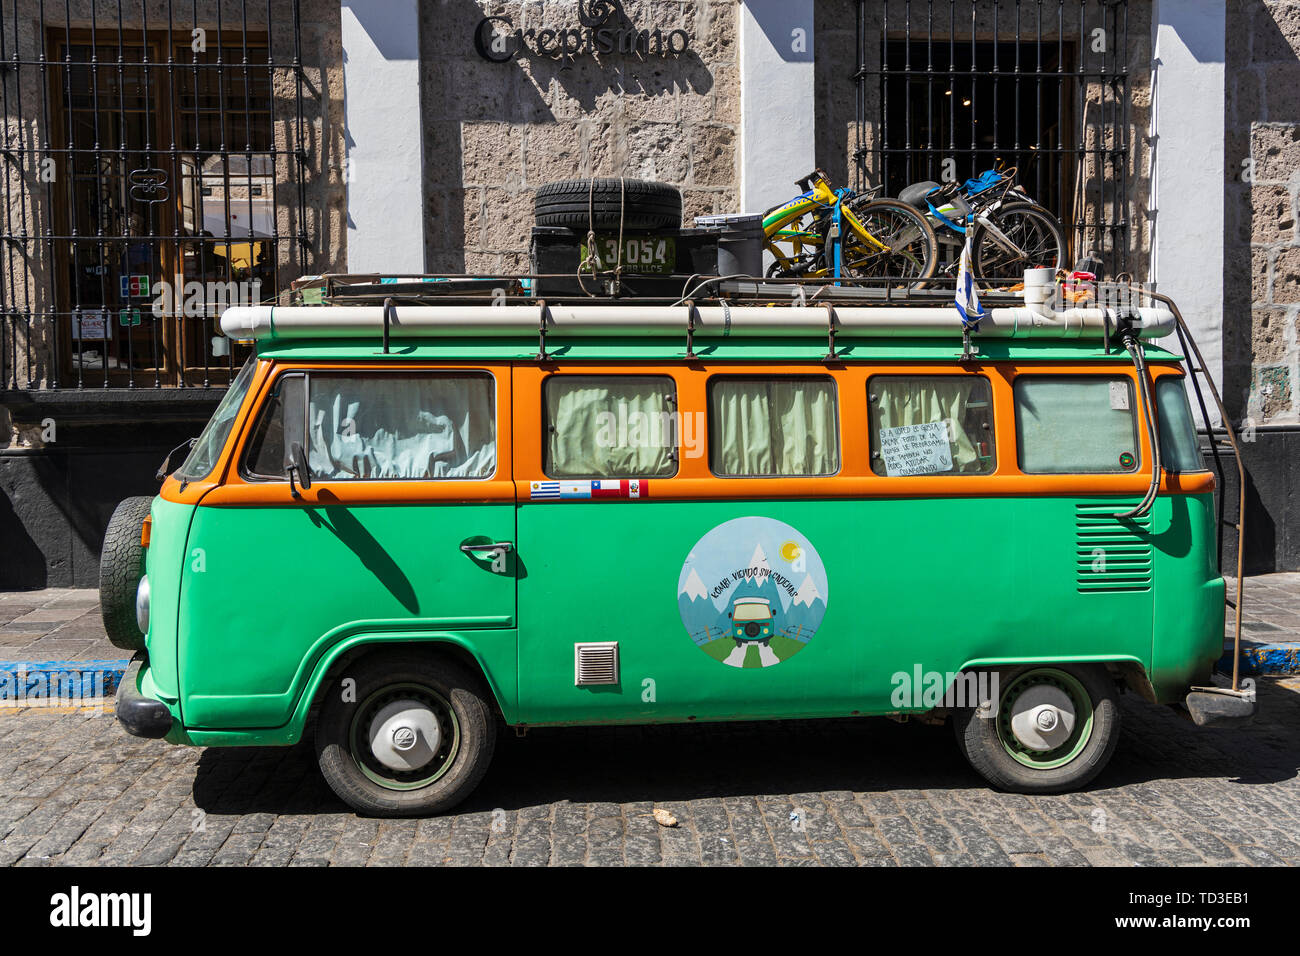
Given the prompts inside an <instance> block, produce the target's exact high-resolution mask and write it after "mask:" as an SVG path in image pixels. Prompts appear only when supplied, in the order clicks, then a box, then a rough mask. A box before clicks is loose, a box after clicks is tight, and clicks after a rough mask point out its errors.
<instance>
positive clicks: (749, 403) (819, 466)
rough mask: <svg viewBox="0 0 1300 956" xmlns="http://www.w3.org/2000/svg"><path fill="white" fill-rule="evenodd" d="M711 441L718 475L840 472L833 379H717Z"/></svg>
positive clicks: (711, 402)
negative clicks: (831, 380)
mask: <svg viewBox="0 0 1300 956" xmlns="http://www.w3.org/2000/svg"><path fill="white" fill-rule="evenodd" d="M709 413H710V418H709V443H710V452H711V456H712V459H713V471H714V473H715V474H718V475H735V476H742V475H763V476H775V475H790V476H798V475H833V474H835V473H836V472H837V471H839V467H840V460H839V441H838V435H837V433H836V425H835V388H834V385H833V384H832V383H831V382H830V381H829V380H828V379H810V378H805V379H799V378H774V379H745V378H721V379H716V380H715V381H714V382H713V383H712V386H711V388H710V390H709Z"/></svg>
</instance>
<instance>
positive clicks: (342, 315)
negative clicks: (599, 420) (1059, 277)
mask: <svg viewBox="0 0 1300 956" xmlns="http://www.w3.org/2000/svg"><path fill="white" fill-rule="evenodd" d="M1107 311H1108V310H1106V309H1101V308H1083V309H1066V310H1064V311H1062V312H1056V313H1053V312H1051V311H1049V310H1047V309H1045V308H1042V307H1040V308H1035V307H1033V306H1021V307H1014V308H997V309H989V310H987V311H986V313H985V316H984V318H983V319H982V320H981V321H980V325H979V331H978V333H977V334H978V336H979V337H980V338H1058V339H1077V338H1084V337H1087V338H1100V337H1101V335H1102V330H1103V329H1104V328H1105V326H1106V322H1107V317H1106V314H1107ZM1109 311H1110V312H1111V314H1110V324H1111V327H1112V328H1113V327H1114V321H1115V315H1114V311H1113V310H1109ZM1133 311H1136V312H1137V314H1138V316H1139V318H1140V327H1139V334H1140V335H1141V337H1142V338H1147V339H1151V338H1160V337H1162V336H1165V335H1168V334H1169V333H1170V331H1172V328H1173V314H1172V313H1170V312H1169V311H1168V310H1167V309H1156V308H1142V309H1137V310H1133ZM833 314H834V318H835V327H836V331H837V334H845V335H859V336H873V337H884V338H898V337H917V338H938V337H949V338H951V337H954V336H958V337H959V336H960V335H961V331H962V326H961V318H960V316H959V315H958V313H957V311H956V309H954V308H952V307H938V308H935V307H930V308H907V307H898V306H846V307H837V308H835V309H834V310H833ZM689 317H690V315H689V312H688V309H687V307H686V306H638V305H616V306H609V305H556V306H551V307H550V308H549V309H548V310H547V311H546V316H545V319H546V334H547V337H548V338H551V337H560V338H562V337H566V336H568V337H575V336H584V335H616V336H636V335H642V336H668V335H685V334H686V328H687V323H688V321H689ZM542 321H543V310H542V308H541V307H540V306H531V305H505V306H461V305H456V306H450V305H407V306H398V307H396V308H395V309H394V315H393V321H392V323H391V324H390V326H389V331H390V335H392V336H393V337H394V338H403V337H426V336H430V335H439V336H447V337H458V336H461V337H469V338H477V337H498V336H519V335H528V334H535V333H536V332H537V331H538V329H539V328H540V327H541V324H542ZM829 321H830V313H829V312H828V310H827V309H825V308H799V307H794V306H774V307H766V306H754V305H740V306H699V307H697V308H696V309H695V334H696V335H698V336H700V337H703V338H720V337H721V338H741V337H753V336H764V335H768V336H790V335H825V334H826V331H827V325H828V323H829ZM383 328H384V310H383V307H382V306H366V305H361V306H355V305H341V306H233V307H231V308H229V309H227V310H226V311H225V312H224V313H223V314H222V316H221V330H222V332H224V333H225V334H226V335H227V336H229V337H230V338H232V339H306V338H322V337H324V338H362V337H365V338H369V337H373V336H376V335H380V334H382V332H383Z"/></svg>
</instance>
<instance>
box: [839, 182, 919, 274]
mask: <svg viewBox="0 0 1300 956" xmlns="http://www.w3.org/2000/svg"><path fill="white" fill-rule="evenodd" d="M853 213H854V215H856V216H857V217H858V219H859V220H860V221H861V222H862V224H863V226H864V227H865V228H866V230H867V232H868V234H870V235H871V236H873V237H874V238H875V239H877V240H878V241H879V242H883V243H884V244H885V245H887V246H890V251H889V252H880V251H879V250H877V249H875V248H874V247H870V248H868V247H867V245H866V243H864V242H863V241H862V240H861V239H859V238H858V236H857V235H856V234H855V233H853V232H852V231H849V232H848V233H846V234H845V237H844V251H843V262H844V274H845V275H848V276H858V277H874V276H881V277H883V276H896V277H899V278H902V279H908V280H920V279H929V278H931V277H932V276H933V275H934V272H935V269H937V268H938V265H939V240H938V239H936V238H935V235H934V228H933V227H932V226H931V225H930V223H929V221H927V220H926V218H925V216H923V215H921V214H920V213H919V212H917V211H916V209H914V208H913V207H912V206H909V205H908V204H907V203H903V202H898V201H897V200H893V199H874V200H872V201H871V202H866V203H862V204H861V205H858V206H854V207H853ZM901 285H903V286H911V287H913V288H920V287H921V286H922V285H923V283H920V282H912V281H909V282H905V283H901Z"/></svg>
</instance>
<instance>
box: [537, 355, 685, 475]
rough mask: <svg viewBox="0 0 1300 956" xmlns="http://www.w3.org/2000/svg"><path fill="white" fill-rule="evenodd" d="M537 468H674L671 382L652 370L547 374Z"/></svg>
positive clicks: (644, 471) (599, 471) (568, 471)
mask: <svg viewBox="0 0 1300 956" xmlns="http://www.w3.org/2000/svg"><path fill="white" fill-rule="evenodd" d="M544 405H545V410H544V412H543V421H544V424H545V427H546V442H545V460H544V461H543V463H542V470H543V471H544V472H545V473H546V475H547V476H548V477H550V478H669V477H672V476H673V475H675V474H676V473H677V386H676V383H675V382H673V380H672V379H671V378H668V377H667V376H658V375H653V376H652V375H552V376H551V377H550V378H548V379H547V380H546V385H545V388H544Z"/></svg>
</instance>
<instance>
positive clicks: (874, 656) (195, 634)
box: [104, 270, 1255, 814]
mask: <svg viewBox="0 0 1300 956" xmlns="http://www.w3.org/2000/svg"><path fill="white" fill-rule="evenodd" d="M1040 271H1046V270H1040ZM1052 281H1053V280H1052V277H1051V275H1050V273H1049V274H1048V275H1046V276H1041V275H1034V276H1027V278H1026V285H1027V290H1026V291H1025V292H1024V293H1020V292H1007V293H994V294H990V295H989V296H988V297H987V302H986V304H987V305H988V306H989V308H988V309H987V312H986V315H985V318H984V320H982V322H981V324H980V327H979V329H978V330H976V331H975V332H974V333H973V334H971V333H970V332H969V330H967V333H966V334H963V329H962V326H961V323H960V320H959V318H958V316H957V314H956V312H955V310H954V309H953V308H952V306H951V301H950V300H949V302H947V303H944V302H942V301H939V300H937V299H935V298H930V299H924V298H921V297H919V296H901V295H893V294H891V297H890V301H888V302H871V301H864V300H863V299H862V298H861V297H858V298H852V297H849V296H848V295H847V294H846V293H837V292H836V291H835V289H834V288H831V287H828V289H827V290H826V294H827V297H828V298H829V299H830V300H831V304H830V305H829V306H824V307H818V308H800V307H796V306H792V305H790V302H791V296H790V294H789V290H788V288H781V287H772V288H769V287H768V286H765V285H763V284H759V283H750V286H751V287H752V288H749V289H748V290H743V289H742V290H739V291H735V290H733V292H731V293H727V294H725V295H723V294H719V297H718V298H716V299H712V300H709V301H707V302H706V301H697V302H679V303H676V304H654V303H645V302H638V301H630V302H629V301H605V300H599V301H582V302H576V303H573V304H560V303H543V302H538V301H535V300H528V299H513V300H509V301H507V302H505V303H504V304H500V303H498V304H496V305H489V304H487V303H486V302H485V303H484V304H482V305H476V304H474V303H473V302H472V301H470V302H466V301H464V300H456V301H455V302H451V303H443V302H440V301H439V300H438V299H437V298H436V297H433V296H429V297H422V296H420V295H418V294H416V293H402V294H400V295H395V301H394V302H390V303H387V304H385V305H379V304H363V305H329V304H327V305H316V306H293V307H279V306H277V307H248V308H243V307H240V308H232V309H230V310H228V311H227V312H226V313H225V315H224V317H223V319H222V328H223V329H224V331H225V333H226V334H227V335H228V336H230V337H231V338H234V339H238V340H241V341H252V342H254V343H255V352H254V355H253V357H252V358H251V359H249V361H248V363H247V364H246V365H244V366H243V368H242V369H241V370H240V371H239V373H238V375H237V376H235V378H234V381H233V383H232V385H231V386H230V389H229V391H228V392H227V394H226V396H225V398H224V400H223V401H222V402H221V404H220V407H219V408H218V409H217V410H216V412H215V414H214V415H213V417H212V420H211V421H210V422H209V424H208V426H207V428H206V429H205V430H204V431H203V433H202V435H201V436H200V437H199V438H198V439H197V441H196V442H195V443H194V444H193V447H192V448H191V449H190V450H189V454H188V457H187V458H186V459H185V461H184V463H183V464H181V465H180V467H179V468H177V469H176V470H175V471H173V472H172V473H171V474H170V475H168V476H167V477H166V480H165V482H164V484H163V486H162V489H161V491H160V493H159V494H158V495H157V496H156V497H154V498H152V499H140V500H130V501H128V502H125V503H124V504H123V506H122V507H121V508H120V509H119V511H118V513H117V514H116V515H115V517H114V521H113V523H112V525H111V526H110V528H109V532H108V537H107V539H106V543H105V558H104V574H105V580H106V581H109V582H111V587H110V588H109V589H108V590H106V592H105V594H106V598H105V610H106V619H109V620H110V631H111V632H112V633H113V635H114V637H115V639H116V640H119V641H120V642H122V643H123V644H124V645H126V646H131V647H133V648H135V649H136V651H137V653H136V655H135V657H134V659H133V661H132V663H131V666H130V669H129V671H128V674H127V675H126V679H125V680H124V681H123V683H122V685H121V689H120V691H119V697H118V704H117V717H118V720H119V721H120V722H121V723H122V725H123V726H124V727H125V729H126V730H127V731H128V732H130V733H132V734H136V735H139V736H143V737H152V738H162V739H165V740H167V741H169V742H171V743H176V744H188V745H194V746H205V747H213V746H250V745H251V746H268V745H290V744H295V743H298V742H299V741H300V740H303V739H304V736H305V735H308V734H310V735H311V740H312V741H313V742H314V747H315V749H316V753H317V755H318V758H319V763H320V767H321V770H322V772H323V773H324V775H325V778H326V779H327V780H328V781H329V783H330V785H331V787H333V789H334V790H335V792H337V793H338V795H339V796H340V797H341V798H342V799H343V800H345V801H347V803H349V804H350V805H351V806H353V807H355V808H356V809H358V810H360V811H363V812H366V813H374V814H427V813H436V812H439V811H442V810H445V809H447V808H449V807H451V806H453V805H454V804H456V803H457V801H459V800H461V799H463V798H464V797H465V796H466V795H467V794H468V793H469V792H470V791H471V790H472V789H473V788H474V786H475V784H476V783H477V782H478V781H479V779H480V778H481V777H482V775H483V773H484V772H485V770H486V768H487V766H488V763H489V761H490V760H491V758H492V754H493V747H494V741H495V739H496V735H497V733H498V727H500V726H509V727H514V728H528V727H534V726H546V725H593V724H644V723H659V722H688V721H689V722H697V723H699V724H707V723H709V722H716V721H736V720H765V719H776V718H780V719H789V718H823V717H845V716H863V715H882V714H891V715H909V714H910V715H921V716H925V717H927V718H931V719H943V720H948V721H950V722H951V724H952V726H953V728H954V731H955V734H956V738H957V743H958V745H959V748H960V749H961V750H962V752H963V753H964V754H965V756H966V757H967V758H968V759H969V761H970V762H971V764H972V765H973V766H974V767H975V769H976V770H977V771H979V773H980V774H982V775H983V776H984V778H985V779H987V780H988V781H989V782H990V783H991V784H993V785H994V786H996V787H1000V788H1004V789H1008V790H1016V791H1021V792H1027V793H1046V792H1057V791H1062V790H1067V789H1070V788H1075V787H1079V786H1082V785H1084V784H1086V783H1087V782H1088V781H1089V780H1091V779H1092V778H1093V777H1094V776H1095V775H1096V774H1098V773H1099V772H1100V771H1101V770H1102V768H1103V767H1104V766H1105V764H1106V761H1107V759H1108V758H1109V757H1110V755H1111V753H1112V751H1113V750H1114V748H1115V746H1116V742H1117V739H1118V737H1117V729H1118V722H1119V711H1118V708H1117V705H1116V700H1117V696H1118V695H1119V694H1120V693H1121V692H1126V691H1127V692H1131V693H1135V694H1137V695H1139V696H1141V697H1143V698H1145V699H1146V700H1148V701H1151V702H1153V703H1160V704H1168V705H1173V706H1177V707H1179V708H1181V709H1183V710H1184V711H1185V712H1187V713H1188V714H1189V715H1190V716H1191V717H1192V718H1193V719H1195V720H1196V721H1197V722H1198V723H1202V724H1208V723H1215V722H1220V723H1221V722H1225V721H1228V720H1244V719H1249V717H1250V716H1251V715H1252V714H1253V712H1254V707H1255V704H1254V701H1253V698H1252V697H1251V696H1250V695H1249V694H1248V693H1246V692H1244V691H1243V690H1242V689H1240V688H1238V687H1236V686H1233V687H1228V688H1221V687H1218V686H1216V685H1214V683H1213V671H1214V667H1215V663H1216V661H1217V660H1218V659H1219V657H1220V655H1221V654H1222V648H1223V634H1224V580H1223V578H1222V577H1221V576H1220V573H1219V569H1218V565H1217V557H1216V552H1215V538H1216V533H1215V505H1214V500H1213V491H1214V487H1215V476H1214V474H1213V473H1212V472H1210V471H1209V470H1207V469H1206V467H1205V465H1204V463H1203V462H1202V460H1201V457H1200V452H1199V450H1198V447H1197V435H1196V430H1195V428H1194V425H1193V418H1192V414H1191V411H1190V408H1189V402H1188V397H1187V393H1186V390H1185V381H1186V379H1185V375H1184V372H1183V368H1182V365H1183V360H1182V358H1181V356H1179V355H1177V354H1175V353H1173V352H1170V351H1166V350H1164V349H1162V348H1160V347H1159V346H1158V345H1156V344H1155V341H1154V340H1155V339H1156V338H1158V337H1160V336H1162V335H1165V334H1168V333H1169V332H1170V331H1171V330H1172V329H1173V328H1174V317H1173V316H1172V315H1171V313H1170V312H1168V311H1166V310H1165V309H1163V308H1157V307H1141V308H1132V309H1127V310H1115V309H1109V308H1099V307H1095V306H1086V307H1084V306H1080V307H1071V308H1068V309H1061V310H1058V311H1053V310H1052V309H1051V308H1050V306H1049V305H1048V304H1047V298H1048V296H1047V294H1046V291H1047V288H1048V287H1049V286H1050V285H1051V283H1052ZM385 288H386V287H385V286H382V285H380V284H378V283H376V284H375V286H374V294H375V296H378V297H382V296H384V295H392V294H393V293H391V292H386V291H385ZM352 291H353V293H354V301H355V293H356V289H355V287H354V288H353V290H352ZM948 294H949V296H951V290H950V291H949V293H948ZM837 296H839V297H838V298H837ZM363 301H364V299H363ZM375 301H378V300H375ZM131 598H136V599H137V605H138V606H137V608H136V610H137V611H138V620H137V621H132V620H130V618H131V616H132V615H131V611H130V607H129V601H130V599H131ZM699 732H700V733H707V732H708V730H707V729H706V728H705V727H703V726H702V727H700V729H699ZM849 759H854V760H870V759H872V758H871V755H870V754H855V755H852V756H851V758H849Z"/></svg>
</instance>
